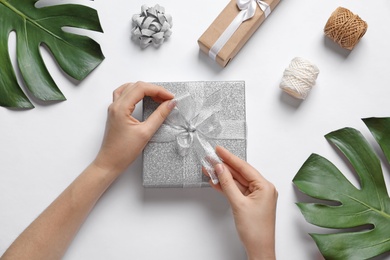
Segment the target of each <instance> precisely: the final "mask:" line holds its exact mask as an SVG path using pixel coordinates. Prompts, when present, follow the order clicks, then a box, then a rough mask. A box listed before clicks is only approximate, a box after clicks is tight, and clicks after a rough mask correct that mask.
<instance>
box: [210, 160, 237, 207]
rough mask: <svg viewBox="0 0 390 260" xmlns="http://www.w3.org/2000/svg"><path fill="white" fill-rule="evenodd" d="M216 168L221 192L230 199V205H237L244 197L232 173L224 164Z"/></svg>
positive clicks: (217, 165)
mask: <svg viewBox="0 0 390 260" xmlns="http://www.w3.org/2000/svg"><path fill="white" fill-rule="evenodd" d="M214 168H215V172H216V174H217V176H218V180H219V185H220V186H221V190H222V191H223V193H224V194H225V195H226V197H227V198H228V200H229V202H230V204H232V205H237V204H238V203H239V200H240V199H241V197H242V193H241V191H240V189H239V188H238V187H237V185H236V183H235V182H234V179H233V176H232V175H231V173H230V171H229V170H228V168H226V167H225V166H224V165H223V164H222V163H219V164H216V165H215V166H214Z"/></svg>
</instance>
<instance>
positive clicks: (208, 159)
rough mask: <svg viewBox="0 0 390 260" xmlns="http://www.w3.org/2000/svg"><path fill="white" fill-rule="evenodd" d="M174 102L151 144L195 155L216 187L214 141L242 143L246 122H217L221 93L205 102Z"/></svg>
mask: <svg viewBox="0 0 390 260" xmlns="http://www.w3.org/2000/svg"><path fill="white" fill-rule="evenodd" d="M175 101H176V107H175V109H174V110H173V111H172V112H171V113H170V115H169V116H168V118H167V119H166V120H165V121H164V123H163V124H162V125H161V127H160V128H159V129H158V131H157V132H156V133H155V135H154V136H153V137H152V139H151V140H150V141H151V142H158V143H166V142H176V148H177V152H178V154H179V155H180V156H182V157H185V156H187V155H189V153H190V151H191V150H192V151H194V152H195V154H196V157H197V158H198V161H199V162H200V163H201V164H202V166H203V167H204V168H205V170H206V171H207V173H208V174H209V176H210V178H211V180H212V182H213V183H214V184H217V183H218V178H217V176H216V175H215V170H214V165H215V164H218V163H222V161H221V159H220V158H219V157H218V155H217V154H216V152H215V147H214V145H212V143H213V140H218V139H238V140H244V139H245V138H246V127H245V125H246V123H245V121H242V120H221V119H220V118H219V116H218V112H219V111H221V109H222V101H223V98H222V93H221V90H217V91H215V92H214V93H212V94H211V95H209V96H208V97H206V98H205V100H204V101H203V100H199V99H195V98H193V96H192V95H191V94H189V93H186V94H185V95H183V96H180V97H177V98H175ZM184 175H185V174H184ZM184 184H185V183H184Z"/></svg>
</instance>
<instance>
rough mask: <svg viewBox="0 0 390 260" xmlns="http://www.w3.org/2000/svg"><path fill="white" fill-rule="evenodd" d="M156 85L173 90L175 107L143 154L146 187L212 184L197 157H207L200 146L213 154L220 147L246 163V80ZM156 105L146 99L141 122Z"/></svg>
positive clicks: (148, 98)
mask: <svg viewBox="0 0 390 260" xmlns="http://www.w3.org/2000/svg"><path fill="white" fill-rule="evenodd" d="M154 84H157V85H160V86H163V87H164V88H166V89H167V90H169V91H170V92H172V93H173V94H174V95H175V100H176V99H177V100H178V103H177V105H176V107H175V108H174V110H173V111H172V112H171V114H170V116H169V117H168V118H167V120H165V122H164V124H163V125H162V126H161V127H160V129H159V130H158V131H157V132H156V134H155V135H154V136H153V137H152V139H151V140H150V142H149V143H148V144H147V145H146V147H145V149H144V151H143V185H144V187H206V186H210V185H209V179H210V178H209V177H207V176H205V175H204V174H203V173H202V164H201V160H200V159H202V157H207V156H206V155H205V154H204V151H203V148H206V149H207V147H210V148H211V147H212V151H213V152H214V148H215V146H216V145H220V146H223V147H225V148H226V149H228V150H229V151H231V152H232V153H234V154H236V155H237V156H238V157H240V158H242V159H244V160H246V122H245V82H243V81H205V82H171V83H169V82H160V83H154ZM158 105H159V104H158V103H156V102H154V101H153V100H152V99H151V98H150V97H145V98H144V100H143V120H146V119H147V118H148V117H149V116H150V115H151V114H152V113H153V111H155V109H156V108H157V107H158ZM178 115H179V116H180V115H185V117H181V119H178V118H176V117H178ZM183 118H186V119H185V120H184V119H183ZM183 120H184V121H185V122H184V121H183ZM198 138H199V140H198ZM209 145H210V146H209ZM203 159H206V160H207V158H203Z"/></svg>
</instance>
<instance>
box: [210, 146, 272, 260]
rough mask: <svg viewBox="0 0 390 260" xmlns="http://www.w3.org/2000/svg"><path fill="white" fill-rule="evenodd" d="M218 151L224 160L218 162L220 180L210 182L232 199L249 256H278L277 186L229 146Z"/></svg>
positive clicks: (235, 219) (264, 257)
mask: <svg viewBox="0 0 390 260" xmlns="http://www.w3.org/2000/svg"><path fill="white" fill-rule="evenodd" d="M216 152H217V154H218V155H219V157H220V158H221V159H222V160H223V163H222V164H217V165H215V166H214V167H215V171H216V173H217V176H218V179H219V184H217V185H214V184H212V183H211V182H210V184H211V185H212V187H213V188H214V189H216V190H219V191H221V192H222V193H223V194H224V195H225V196H226V197H227V199H228V200H229V202H230V205H231V207H232V210H233V216H234V221H235V224H236V228H237V232H238V234H239V236H240V239H241V241H242V242H243V244H244V246H245V249H246V252H247V255H248V259H250V260H254V259H275V258H276V257H275V218H276V202H277V198H278V192H277V190H276V189H275V187H274V185H273V184H272V183H270V182H269V181H267V180H266V179H265V178H264V177H263V176H261V174H260V173H259V172H258V171H257V170H256V169H255V168H253V167H252V166H251V165H249V164H248V163H247V162H245V161H243V160H241V159H240V158H238V157H237V156H235V155H233V154H232V153H230V152H229V151H228V150H226V149H225V148H223V147H220V146H218V147H217V149H216Z"/></svg>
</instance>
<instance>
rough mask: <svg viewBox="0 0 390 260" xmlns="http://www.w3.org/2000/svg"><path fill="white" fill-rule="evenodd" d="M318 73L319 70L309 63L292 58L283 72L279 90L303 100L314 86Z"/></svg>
mask: <svg viewBox="0 0 390 260" xmlns="http://www.w3.org/2000/svg"><path fill="white" fill-rule="evenodd" d="M319 73H320V70H319V69H318V68H317V66H316V65H314V64H313V63H311V62H310V61H308V60H305V59H303V58H299V57H297V58H294V59H293V60H292V61H291V63H290V65H289V66H288V68H286V69H285V70H284V73H283V78H282V81H281V82H280V88H281V89H283V91H285V92H286V93H288V94H289V95H291V96H293V97H295V98H299V99H305V98H306V97H307V95H308V94H309V92H310V90H311V89H312V87H313V86H314V85H315V84H316V79H317V76H318V74H319Z"/></svg>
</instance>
